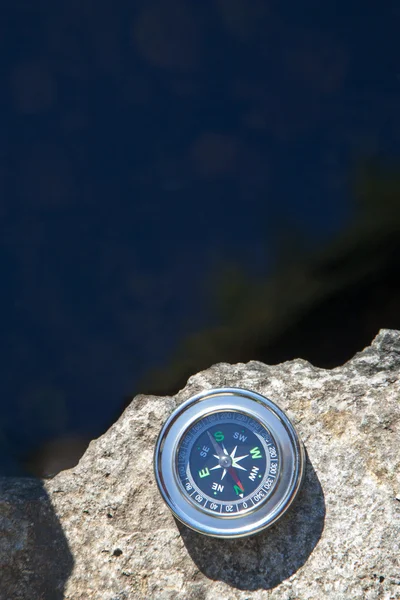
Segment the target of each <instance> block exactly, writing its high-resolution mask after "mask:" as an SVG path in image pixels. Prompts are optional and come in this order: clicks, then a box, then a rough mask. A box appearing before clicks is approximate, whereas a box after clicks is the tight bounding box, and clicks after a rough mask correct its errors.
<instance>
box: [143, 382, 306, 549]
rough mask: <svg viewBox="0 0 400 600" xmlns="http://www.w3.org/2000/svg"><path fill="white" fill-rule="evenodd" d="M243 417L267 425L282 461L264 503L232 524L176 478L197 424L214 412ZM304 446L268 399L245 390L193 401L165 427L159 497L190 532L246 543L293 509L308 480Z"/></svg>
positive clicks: (158, 458)
mask: <svg viewBox="0 0 400 600" xmlns="http://www.w3.org/2000/svg"><path fill="white" fill-rule="evenodd" d="M227 411H229V412H240V413H244V414H246V415H248V416H250V417H252V418H253V419H254V420H256V421H258V422H259V423H260V424H261V425H263V426H264V427H265V428H266V429H267V430H268V431H269V432H270V433H271V436H272V438H273V439H274V441H275V443H276V446H277V450H278V453H279V457H280V469H279V472H278V476H277V482H276V484H275V485H274V489H273V491H272V493H271V494H269V495H268V497H267V498H266V500H264V501H263V502H262V503H260V504H259V505H258V506H256V507H254V509H253V510H251V511H248V512H245V513H239V514H238V515H236V516H235V517H234V518H227V517H226V516H223V515H219V514H210V513H209V512H208V511H206V510H203V509H202V507H201V506H195V505H194V504H193V503H192V502H190V501H189V499H188V498H187V496H186V494H185V493H183V491H182V487H181V482H180V481H179V475H178V473H177V468H176V464H177V451H178V448H179V445H180V442H181V440H182V439H183V437H184V436H185V434H186V432H187V431H188V430H189V429H190V427H192V426H193V424H194V423H195V422H196V421H199V420H201V419H203V418H204V417H206V416H208V415H210V414H212V413H216V412H227ZM304 463H305V453H304V447H303V444H302V442H301V440H300V438H299V436H298V434H297V432H296V430H295V428H294V426H293V424H292V423H291V421H290V419H289V418H288V417H287V415H286V414H285V413H284V411H283V410H282V409H281V408H279V407H278V406H277V405H276V404H275V403H274V402H272V401H271V400H270V399H269V398H266V397H264V396H262V395H261V394H258V393H256V392H253V391H250V390H245V389H241V388H217V389H211V390H207V391H204V392H201V393H200V394H196V395H195V396H192V397H191V398H189V399H188V400H186V401H185V402H183V403H182V404H181V405H180V406H178V407H177V408H176V409H175V410H174V411H173V412H172V414H171V415H170V416H169V418H168V419H167V420H166V422H165V423H164V425H163V427H162V429H161V432H160V434H159V436H158V439H157V442H156V448H155V454H154V472H155V478H156V482H157V485H158V488H159V490H160V493H161V495H162V497H163V499H164V501H165V502H166V503H167V505H168V506H169V508H170V509H171V511H172V513H173V514H174V515H175V517H176V518H177V519H178V520H179V521H181V522H182V523H183V524H185V525H186V526H188V527H190V528H191V529H193V530H195V531H197V532H199V533H202V534H204V535H209V536H213V537H222V538H239V537H247V536H249V535H253V534H255V533H258V532H260V531H262V530H263V529H265V528H267V527H270V526H271V525H272V524H273V523H275V522H276V521H277V520H278V519H279V518H280V517H281V516H282V515H283V514H284V513H285V512H286V511H287V510H288V508H289V507H290V505H291V504H292V502H293V500H294V499H295V497H296V495H297V493H298V491H299V489H300V486H301V483H302V480H303V476H304Z"/></svg>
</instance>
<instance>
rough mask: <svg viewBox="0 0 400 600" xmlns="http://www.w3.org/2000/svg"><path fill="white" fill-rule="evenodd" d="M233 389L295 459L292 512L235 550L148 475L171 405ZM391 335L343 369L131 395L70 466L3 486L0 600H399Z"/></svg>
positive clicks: (220, 376)
mask: <svg viewBox="0 0 400 600" xmlns="http://www.w3.org/2000/svg"><path fill="white" fill-rule="evenodd" d="M224 386H230V387H243V388H248V389H251V390H255V391H257V392H260V393H261V394H264V395H266V396H268V397H270V398H271V399H272V400H274V401H275V402H276V403H277V404H279V405H280V406H281V407H282V408H283V409H284V410H285V411H287V412H288V414H289V416H290V417H291V418H292V420H293V422H294V423H295V424H296V426H297V429H298V431H299V433H300V435H301V437H302V439H303V441H304V443H305V446H306V449H307V456H308V458H307V471H306V478H305V483H304V486H303V488H302V491H301V493H300V495H299V498H298V500H297V501H296V503H295V505H294V506H293V507H292V509H291V510H290V512H289V513H288V514H287V515H286V516H285V517H284V518H283V519H282V520H281V521H279V522H278V523H277V524H276V525H275V526H274V527H272V528H271V529H269V530H266V531H265V532H264V533H262V534H260V535H258V536H256V537H253V538H248V539H246V540H216V539H212V538H204V537H202V536H199V535H198V534H195V533H194V532H192V531H190V530H188V529H187V528H185V527H183V526H182V525H180V524H177V523H176V522H175V520H174V518H173V517H172V515H171V513H170V512H169V510H168V508H167V507H166V506H165V505H164V503H163V501H162V499H161V497H160V495H159V493H158V490H157V488H156V484H155V481H154V477H153V468H152V460H153V448H154V443H155V440H156V437H157V435H158V432H159V430H160V428H161V425H162V423H163V422H164V420H165V419H166V418H167V416H168V415H169V414H170V412H171V411H172V410H173V409H174V408H175V406H176V405H177V404H178V403H180V402H182V401H183V400H185V399H186V398H188V397H189V396H191V395H193V394H194V393H197V392H199V391H201V390H205V389H209V388H211V387H224ZM399 397H400V333H399V332H395V331H389V330H383V331H381V332H380V334H379V335H378V336H377V338H376V339H375V340H374V342H373V343H372V345H371V347H369V348H367V349H366V350H364V351H363V352H361V353H359V354H358V355H357V356H355V357H354V359H353V360H351V361H350V362H348V363H347V364H345V365H344V366H343V367H340V368H337V369H333V370H330V371H327V370H322V369H317V368H315V367H313V366H312V365H310V364H309V363H307V362H306V361H304V360H295V361H292V362H287V363H283V364H281V365H276V366H267V365H264V364H262V363H259V362H250V363H248V364H237V365H228V364H218V365H215V366H213V367H211V368H210V369H208V370H207V371H204V372H202V373H199V374H197V375H194V376H193V377H191V378H190V379H189V381H188V384H187V387H186V388H185V389H184V390H182V391H181V392H179V393H178V394H177V396H176V397H174V398H170V397H167V398H159V397H146V396H137V397H136V398H135V399H134V400H133V401H132V403H131V404H130V406H129V407H128V408H127V409H126V410H125V412H124V413H123V415H122V416H121V417H120V419H119V420H118V421H117V422H116V423H115V424H114V425H113V426H112V427H111V428H110V430H109V431H108V432H107V433H106V434H105V435H103V436H102V437H100V438H99V439H97V440H94V441H93V442H91V444H90V446H89V448H88V450H87V452H86V453H85V455H84V456H83V458H82V459H81V461H80V462H79V464H78V465H77V467H75V468H74V469H71V470H69V471H64V472H62V473H60V474H59V475H57V476H56V477H55V478H54V479H53V480H51V481H48V482H43V483H42V482H35V481H31V482H27V481H25V482H21V481H20V480H7V483H5V482H4V481H3V482H1V484H2V488H1V493H0V569H1V571H0V598H1V600H22V599H23V600H28V598H29V600H36V598H40V599H42V598H43V599H46V600H47V599H53V598H54V599H57V598H63V597H65V598H68V599H70V600H90V599H96V600H97V599H99V600H129V599H146V600H147V599H155V600H159V599H160V600H164V599H165V600H167V599H168V600H215V599H216V598H217V599H218V600H235V599H238V600H239V599H240V600H246V599H248V600H261V599H270V600H278V599H279V600H322V599H332V600H375V599H383V600H394V599H400V562H399V557H400V401H399Z"/></svg>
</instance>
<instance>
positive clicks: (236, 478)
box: [228, 467, 244, 492]
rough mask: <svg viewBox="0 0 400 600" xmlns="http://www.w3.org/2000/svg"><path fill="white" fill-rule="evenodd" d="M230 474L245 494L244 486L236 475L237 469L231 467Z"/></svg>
mask: <svg viewBox="0 0 400 600" xmlns="http://www.w3.org/2000/svg"><path fill="white" fill-rule="evenodd" d="M228 472H229V473H230V474H231V475H232V477H233V479H234V480H235V483H236V485H238V486H239V487H240V489H241V490H242V492H244V487H243V484H242V482H241V481H240V479H239V477H238V476H237V475H236V471H235V469H234V468H233V467H229V469H228Z"/></svg>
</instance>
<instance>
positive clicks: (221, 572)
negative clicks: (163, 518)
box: [177, 458, 325, 590]
mask: <svg viewBox="0 0 400 600" xmlns="http://www.w3.org/2000/svg"><path fill="white" fill-rule="evenodd" d="M324 520H325V501H324V494H323V491H322V488H321V484H320V482H319V480H318V477H317V474H316V473H315V471H314V469H313V467H312V465H311V463H310V461H309V459H308V458H307V466H306V475H305V479H304V483H303V487H302V489H301V491H300V493H299V496H298V498H297V500H296V502H295V504H294V505H293V506H292V507H291V509H290V510H289V511H288V514H287V515H285V516H284V517H283V518H282V519H281V520H280V521H278V522H277V523H276V524H275V525H274V526H273V527H271V528H270V529H267V530H266V531H265V532H263V533H261V534H259V535H256V536H254V537H251V538H246V539H237V540H218V539H215V538H210V537H205V536H201V535H199V534H197V533H195V532H194V531H191V530H190V529H188V528H187V527H185V526H184V525H182V524H181V523H178V522H177V525H178V528H179V530H180V533H181V536H182V539H183V542H184V544H185V545H186V548H187V550H188V552H189V554H190V556H191V558H192V559H193V561H194V562H195V563H196V565H197V567H198V568H199V569H200V571H202V573H204V575H206V576H207V577H209V578H210V579H214V580H217V579H218V580H221V581H224V582H225V583H227V584H229V585H231V586H232V587H235V588H238V589H241V590H256V589H265V590H267V589H271V588H273V587H275V586H277V585H279V584H280V583H281V582H282V581H284V580H285V579H287V578H288V577H290V576H291V575H293V573H295V572H296V571H297V570H298V569H299V568H300V567H301V566H302V565H304V563H305V562H306V561H307V559H308V557H309V556H310V554H311V552H312V551H313V549H314V548H315V546H316V545H317V543H318V540H319V539H320V537H321V535H322V531H323V528H324Z"/></svg>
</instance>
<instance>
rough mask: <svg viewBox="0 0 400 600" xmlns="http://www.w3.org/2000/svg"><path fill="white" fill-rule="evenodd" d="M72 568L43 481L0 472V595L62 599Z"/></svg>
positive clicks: (23, 599) (17, 599) (17, 598)
mask: <svg viewBox="0 0 400 600" xmlns="http://www.w3.org/2000/svg"><path fill="white" fill-rule="evenodd" d="M72 567H73V558H72V554H71V552H70V550H69V547H68V544H67V540H66V538H65V536H64V533H63V530H62V528H61V525H60V522H59V520H58V518H57V516H56V515H55V512H54V509H53V507H52V505H51V502H50V499H49V497H48V495H47V493H46V491H45V489H44V488H43V485H42V483H41V481H40V480H38V479H28V478H13V477H0V573H1V575H0V598H4V599H6V598H10V600H11V598H12V600H33V599H34V598H40V599H41V600H62V598H64V586H65V583H66V581H67V579H68V577H69V575H70V573H71V571H72Z"/></svg>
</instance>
